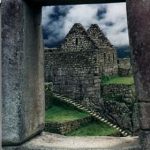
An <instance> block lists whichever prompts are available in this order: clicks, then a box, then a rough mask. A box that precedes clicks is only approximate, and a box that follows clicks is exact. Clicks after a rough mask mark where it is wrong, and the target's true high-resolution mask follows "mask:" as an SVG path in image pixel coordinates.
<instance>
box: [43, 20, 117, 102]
mask: <svg viewBox="0 0 150 150" xmlns="http://www.w3.org/2000/svg"><path fill="white" fill-rule="evenodd" d="M117 73H118V65H117V55H116V50H115V49H114V47H113V46H112V45H111V43H110V42H109V40H108V39H107V38H106V37H105V35H104V34H103V32H102V31H101V30H100V28H99V26H98V25H96V24H92V25H91V26H90V28H89V29H88V30H87V31H86V30H85V29H84V27H83V26H82V25H81V24H79V23H76V24H74V25H73V27H72V28H71V30H70V31H69V33H68V34H67V36H66V37H65V38H64V41H63V42H62V43H61V45H60V47H58V48H50V49H45V80H46V82H53V90H54V92H56V93H59V94H62V95H64V96H67V97H69V98H72V99H75V100H78V101H81V103H82V104H83V103H84V104H86V105H88V102H89V101H90V103H91V101H93V102H94V103H95V101H100V97H101V96H100V76H101V75H102V74H104V75H116V74H117Z"/></svg>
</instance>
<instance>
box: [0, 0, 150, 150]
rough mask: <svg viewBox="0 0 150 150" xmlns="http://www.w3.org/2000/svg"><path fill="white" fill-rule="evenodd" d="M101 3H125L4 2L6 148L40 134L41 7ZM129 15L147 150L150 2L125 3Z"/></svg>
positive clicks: (143, 142) (72, 0)
mask: <svg viewBox="0 0 150 150" xmlns="http://www.w3.org/2000/svg"><path fill="white" fill-rule="evenodd" d="M104 2H107V3H110V2H125V0H107V1H106V0H101V1H100V0H87V1H84V2H82V3H81V1H80V0H70V1H69V0H61V1H60V0H26V1H25V0H2V4H1V13H2V20H1V21H2V49H1V55H2V63H1V64H2V96H1V99H2V106H3V108H2V115H3V118H2V122H3V126H2V128H3V135H2V137H3V144H4V145H7V146H8V145H18V144H21V143H24V142H25V141H26V140H28V139H30V138H32V137H34V136H35V135H36V134H38V133H39V132H41V131H42V130H43V126H44V118H43V117H44V92H43V91H44V86H41V85H42V84H43V83H44V82H43V81H44V80H43V79H44V76H43V73H42V70H43V58H42V57H41V56H42V47H43V43H42V42H41V41H42V37H41V35H42V31H41V7H42V6H47V5H59V4H61V5H62V4H63V5H66V4H73V5H75V4H92V3H104ZM127 16H128V27H129V37H130V45H131V49H132V64H133V71H134V77H135V84H136V93H137V97H138V100H139V102H138V104H139V106H140V107H139V108H140V109H139V114H140V117H139V119H140V128H141V134H140V139H141V145H142V149H144V150H146V149H149V147H150V140H149V139H150V119H149V118H150V109H149V108H150V99H149V97H150V76H149V75H150V65H149V58H150V52H149V49H150V46H149V43H150V20H149V16H150V1H148V0H147V1H143V0H138V1H137V0H127ZM143 29H144V30H143ZM29 70H30V73H28V72H29ZM32 82H34V84H33V83H32ZM31 83H32V84H31ZM33 112H34V113H33ZM14 120H15V121H14ZM10 122H11V123H10Z"/></svg>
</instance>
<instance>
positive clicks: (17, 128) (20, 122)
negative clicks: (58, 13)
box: [2, 0, 45, 145]
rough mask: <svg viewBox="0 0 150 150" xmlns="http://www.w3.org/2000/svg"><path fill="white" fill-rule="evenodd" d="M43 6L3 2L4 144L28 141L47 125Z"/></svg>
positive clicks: (21, 2) (10, 1)
mask: <svg viewBox="0 0 150 150" xmlns="http://www.w3.org/2000/svg"><path fill="white" fill-rule="evenodd" d="M43 72H44V71H43V43H42V30H41V8H31V7H29V6H27V5H26V4H25V3H24V2H23V1H21V0H6V1H3V2H2V94H3V95H2V98H3V102H2V105H3V107H2V115H3V118H2V129H3V144H4V145H12V144H17V143H21V142H23V141H25V140H26V139H28V138H29V137H31V136H33V135H35V134H37V133H38V132H40V131H42V130H43V127H44V110H45V109H44V85H43V83H44V75H43Z"/></svg>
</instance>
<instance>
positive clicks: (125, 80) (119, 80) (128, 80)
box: [102, 76, 134, 85]
mask: <svg viewBox="0 0 150 150" xmlns="http://www.w3.org/2000/svg"><path fill="white" fill-rule="evenodd" d="M102 83H103V84H126V85H133V84H134V80H133V76H129V77H118V76H116V77H103V78H102Z"/></svg>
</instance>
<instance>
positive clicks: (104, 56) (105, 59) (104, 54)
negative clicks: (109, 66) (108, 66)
mask: <svg viewBox="0 0 150 150" xmlns="http://www.w3.org/2000/svg"><path fill="white" fill-rule="evenodd" d="M105 62H106V53H104V63H105Z"/></svg>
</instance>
